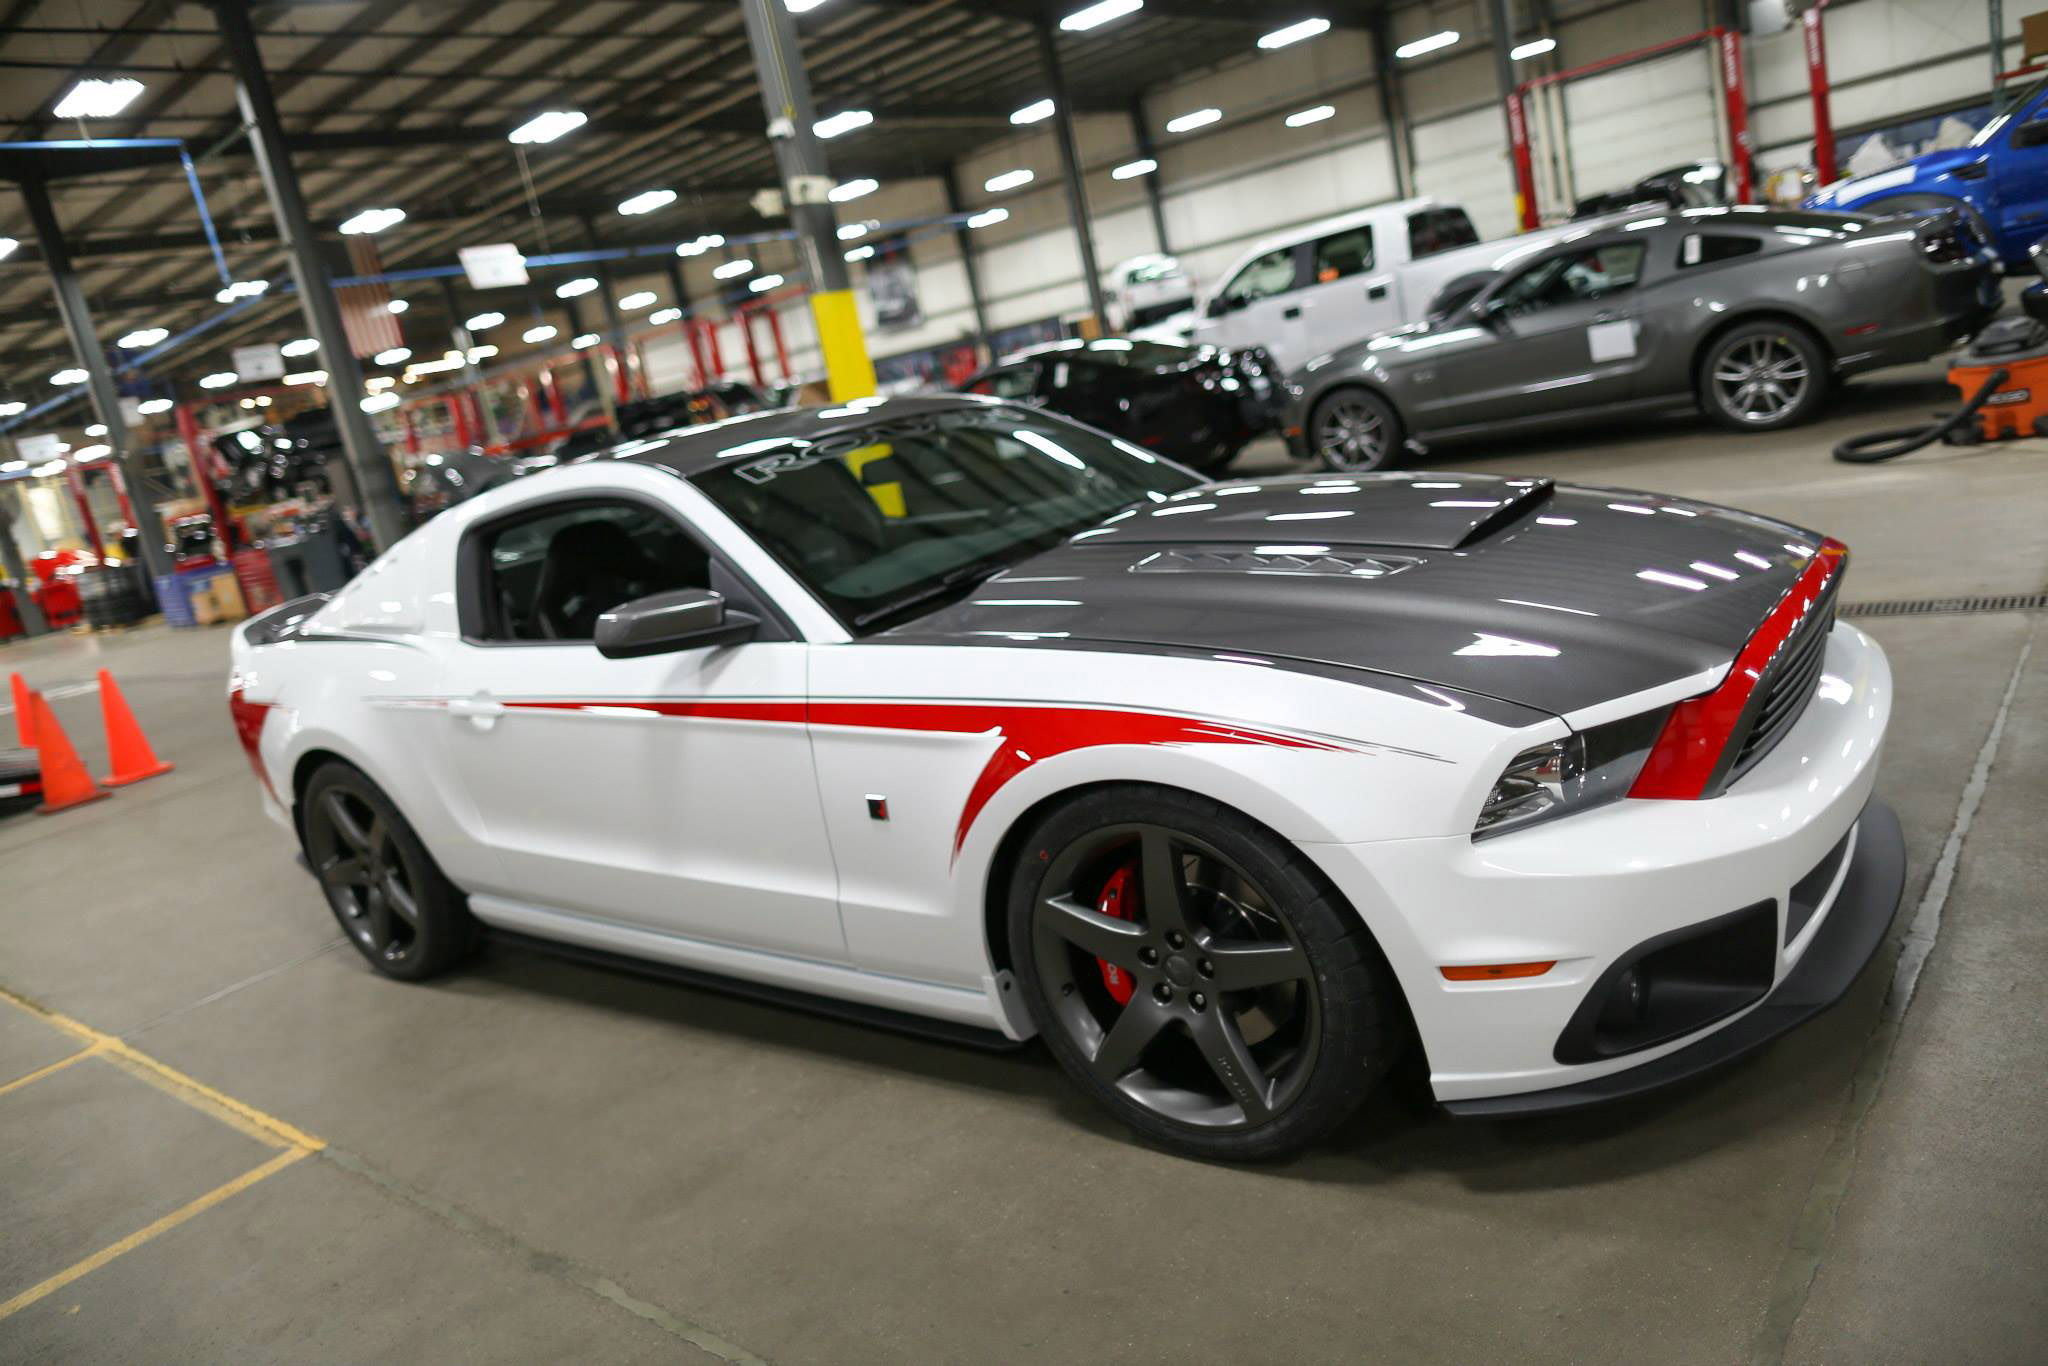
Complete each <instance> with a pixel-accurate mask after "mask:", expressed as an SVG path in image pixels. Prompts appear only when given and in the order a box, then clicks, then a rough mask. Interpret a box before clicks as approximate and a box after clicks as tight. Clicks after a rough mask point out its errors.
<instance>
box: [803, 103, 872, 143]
mask: <svg viewBox="0 0 2048 1366" xmlns="http://www.w3.org/2000/svg"><path fill="white" fill-rule="evenodd" d="M874 121H875V116H874V115H873V114H870V113H869V112H868V111H867V110H865V109H842V110H840V111H839V112H838V113H836V114H828V115H826V116H825V117H824V118H822V119H819V120H818V121H817V122H816V123H814V124H812V125H811V131H812V132H813V133H815V134H817V135H818V136H819V137H821V138H826V139H830V138H836V137H838V136H839V135H840V134H842V133H851V132H852V131H853V130H854V129H856V128H865V127H867V126H868V125H869V124H871V123H873V122H874Z"/></svg>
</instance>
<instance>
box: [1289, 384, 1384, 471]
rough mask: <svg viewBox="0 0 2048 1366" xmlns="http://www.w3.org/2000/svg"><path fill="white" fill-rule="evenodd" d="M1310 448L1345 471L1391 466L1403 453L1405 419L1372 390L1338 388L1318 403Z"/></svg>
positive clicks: (1326, 465)
mask: <svg viewBox="0 0 2048 1366" xmlns="http://www.w3.org/2000/svg"><path fill="white" fill-rule="evenodd" d="M1308 427H1309V432H1308V444H1309V450H1310V452H1311V453H1312V454H1313V455H1314V456H1315V458H1316V459H1317V460H1320V461H1321V462H1322V464H1323V467H1324V468H1325V469H1330V470H1335V471H1337V472H1339V473H1343V474H1356V473H1364V472H1365V471H1368V470H1382V469H1387V468H1389V467H1390V466H1392V465H1393V464H1394V462H1395V461H1396V460H1397V459H1398V458H1399V457H1400V453H1401V440H1402V438H1401V419H1400V418H1399V417H1397V416H1396V415H1395V413H1394V410H1393V408H1392V407H1391V406H1389V405H1388V403H1387V401H1386V400H1385V399H1383V398H1381V397H1380V396H1379V395H1378V394H1375V393H1372V392H1371V391H1370V390H1366V389H1359V388H1345V389H1338V390H1337V391H1335V392H1334V393H1331V394H1329V395H1328V396H1326V397H1324V398H1323V399H1321V400H1319V401H1318V402H1317V403H1316V406H1315V411H1314V412H1313V413H1312V414H1311V415H1310V417H1309V422H1308Z"/></svg>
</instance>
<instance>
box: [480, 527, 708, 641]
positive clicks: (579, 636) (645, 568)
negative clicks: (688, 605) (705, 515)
mask: <svg viewBox="0 0 2048 1366" xmlns="http://www.w3.org/2000/svg"><path fill="white" fill-rule="evenodd" d="M483 538H484V540H483V544H482V545H481V546H480V547H478V548H477V551H476V552H475V553H476V558H475V559H474V560H473V561H471V565H472V568H473V569H474V571H475V572H476V573H477V574H478V575H479V576H480V580H481V582H480V584H479V586H480V588H481V590H482V592H481V593H480V594H479V598H478V600H477V601H478V606H479V607H480V608H481V612H480V616H481V622H480V625H481V627H482V629H481V631H480V632H478V633H477V634H478V635H479V636H480V638H482V639H484V640H491V641H546V640H569V641H577V640H590V639H592V638H593V636H594V635H595V633H596V630H597V618H598V616H599V614H601V613H604V612H608V611H610V610H611V609H612V608H614V607H617V606H619V605H620V604H622V603H627V602H631V601H632V600H633V599H635V598H640V597H645V596H646V595H648V594H649V593H662V592H667V591H669V590H671V589H677V588H708V587H710V586H711V564H710V557H709V555H707V554H706V552H705V550H704V548H703V547H702V546H700V545H698V544H697V542H696V540H695V538H693V537H692V536H690V534H689V533H688V532H686V531H684V530H683V529H682V527H681V526H679V525H678V524H677V523H676V522H675V521H674V520H673V519H671V518H669V517H667V516H665V515H663V514H662V513H660V512H657V511H656V510H654V509H653V508H651V507H647V506H645V505H643V504H640V503H629V502H606V501H579V502H575V503H570V504H567V505H559V506H555V507H552V508H549V509H546V510H543V511H541V512H538V513H536V514H535V515H533V516H529V517H522V518H520V519H519V520H517V521H515V522H511V523H508V524H502V525H500V526H498V527H495V528H486V529H485V530H484V532H483Z"/></svg>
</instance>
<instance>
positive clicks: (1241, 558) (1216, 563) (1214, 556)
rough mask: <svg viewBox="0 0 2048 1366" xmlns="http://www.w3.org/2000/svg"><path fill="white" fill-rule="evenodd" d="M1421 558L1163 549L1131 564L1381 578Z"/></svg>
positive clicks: (1145, 570) (1139, 570) (1172, 569)
mask: <svg viewBox="0 0 2048 1366" xmlns="http://www.w3.org/2000/svg"><path fill="white" fill-rule="evenodd" d="M1421 563H1422V561H1421V560H1419V559H1416V558H1415V557H1413V556H1408V555H1333V554H1330V553H1328V552H1315V553H1308V552H1300V553H1293V552H1286V551H1278V550H1259V551H1255V550H1162V551H1160V552H1158V553H1157V554H1154V555H1147V556H1146V557H1145V558H1144V559H1142V560H1139V561H1138V562H1137V563H1136V564H1134V565H1132V566H1131V573H1133V574H1307V575H1320V576H1326V577H1332V578H1349V579H1383V578H1385V577H1387V576H1388V575H1389V574H1398V573H1400V572H1401V571H1402V570H1404V569H1412V568H1414V567H1415V566H1416V565H1418V564H1421Z"/></svg>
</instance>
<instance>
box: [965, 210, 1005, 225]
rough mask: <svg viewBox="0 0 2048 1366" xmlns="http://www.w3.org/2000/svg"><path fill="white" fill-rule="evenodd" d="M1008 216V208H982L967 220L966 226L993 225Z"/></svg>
mask: <svg viewBox="0 0 2048 1366" xmlns="http://www.w3.org/2000/svg"><path fill="white" fill-rule="evenodd" d="M1009 216H1010V211H1009V210H1008V209H983V210H982V211H981V212H980V213H978V214H975V215H974V216H973V217H971V218H969V219H968V220H967V226H968V227H970V228H988V227H993V226H995V225H996V224H997V223H1000V222H1002V221H1003V220H1004V219H1006V218H1008V217H1009Z"/></svg>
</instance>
